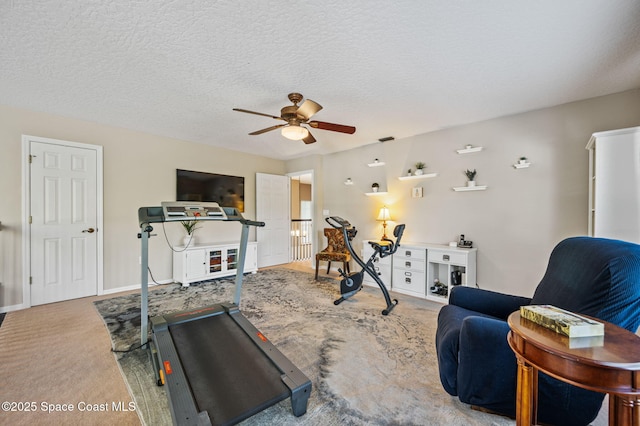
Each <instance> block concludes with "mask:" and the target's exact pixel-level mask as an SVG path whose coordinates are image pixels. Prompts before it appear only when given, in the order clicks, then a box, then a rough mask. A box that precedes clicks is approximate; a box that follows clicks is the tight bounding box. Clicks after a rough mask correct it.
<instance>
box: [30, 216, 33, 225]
mask: <svg viewBox="0 0 640 426" xmlns="http://www.w3.org/2000/svg"><path fill="white" fill-rule="evenodd" d="M31 224H33V216H29V225H31Z"/></svg>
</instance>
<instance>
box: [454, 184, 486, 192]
mask: <svg viewBox="0 0 640 426" xmlns="http://www.w3.org/2000/svg"><path fill="white" fill-rule="evenodd" d="M485 189H487V186H486V185H476V186H457V187H454V188H453V190H454V191H456V192H462V191H484V190H485Z"/></svg>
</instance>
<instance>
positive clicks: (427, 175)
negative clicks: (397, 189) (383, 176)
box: [398, 173, 438, 180]
mask: <svg viewBox="0 0 640 426" xmlns="http://www.w3.org/2000/svg"><path fill="white" fill-rule="evenodd" d="M436 176H438V174H437V173H425V174H422V175H411V176H400V177H399V178H398V179H399V180H418V179H427V178H432V177H436Z"/></svg>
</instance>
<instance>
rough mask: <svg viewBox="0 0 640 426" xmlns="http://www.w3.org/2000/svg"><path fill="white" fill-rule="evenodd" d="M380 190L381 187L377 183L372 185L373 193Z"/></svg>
mask: <svg viewBox="0 0 640 426" xmlns="http://www.w3.org/2000/svg"><path fill="white" fill-rule="evenodd" d="M378 188H380V185H378V183H377V182H373V184H372V185H371V190H372V191H373V192H378Z"/></svg>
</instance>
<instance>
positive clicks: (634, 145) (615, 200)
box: [587, 127, 640, 243]
mask: <svg viewBox="0 0 640 426" xmlns="http://www.w3.org/2000/svg"><path fill="white" fill-rule="evenodd" d="M587 149H588V150H589V220H588V224H589V229H588V234H589V235H590V236H593V237H603V238H612V239H619V240H625V241H631V242H634V243H640V221H638V217H640V203H639V200H640V180H639V179H638V175H639V174H640V161H638V152H640V127H632V128H628V129H620V130H611V131H606V132H598V133H594V134H593V135H592V136H591V139H590V140H589V143H588V144H587Z"/></svg>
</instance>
